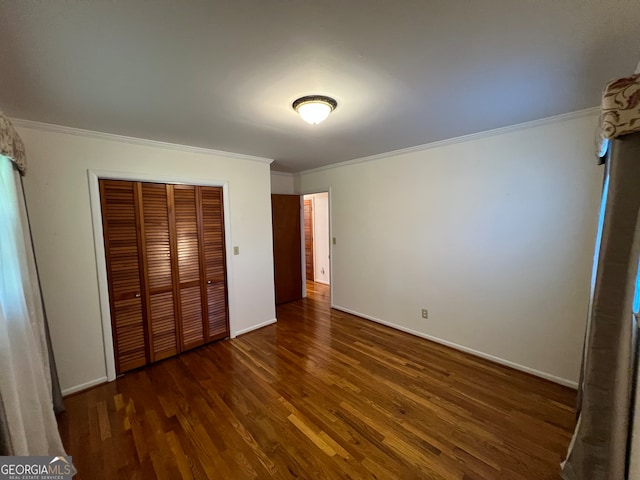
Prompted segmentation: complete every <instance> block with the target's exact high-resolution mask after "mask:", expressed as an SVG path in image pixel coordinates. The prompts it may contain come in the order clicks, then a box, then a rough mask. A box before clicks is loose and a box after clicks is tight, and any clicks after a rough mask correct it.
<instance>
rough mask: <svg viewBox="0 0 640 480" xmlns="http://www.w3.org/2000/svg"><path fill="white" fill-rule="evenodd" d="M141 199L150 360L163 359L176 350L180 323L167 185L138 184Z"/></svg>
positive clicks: (174, 353) (141, 229)
mask: <svg viewBox="0 0 640 480" xmlns="http://www.w3.org/2000/svg"><path fill="white" fill-rule="evenodd" d="M138 185H139V186H138V188H139V191H140V197H141V199H142V202H141V212H142V213H141V218H142V221H141V226H140V227H141V228H140V233H141V237H142V251H143V255H142V256H143V260H144V261H143V267H144V275H145V277H146V279H147V296H146V298H145V300H146V306H147V309H146V311H147V318H148V319H149V327H148V330H149V332H150V335H149V343H150V348H149V350H150V355H151V359H150V361H152V362H154V361H156V360H162V359H163V358H167V357H171V356H173V355H176V354H177V353H178V352H179V348H178V345H180V344H181V342H180V340H179V338H180V329H179V326H180V323H179V322H177V319H178V318H179V315H178V312H177V308H176V305H175V295H174V285H173V282H174V279H173V273H172V272H173V269H172V265H171V241H170V235H169V207H168V202H167V189H168V187H167V185H165V184H163V183H142V184H138Z"/></svg>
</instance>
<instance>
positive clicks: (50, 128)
mask: <svg viewBox="0 0 640 480" xmlns="http://www.w3.org/2000/svg"><path fill="white" fill-rule="evenodd" d="M11 123H12V124H13V125H14V126H16V127H19V128H30V129H33V130H41V131H45V132H53V133H64V134H67V135H75V136H79V137H87V138H93V139H96V140H107V141H111V142H121V143H128V144H131V145H141V146H144V147H153V148H163V149H167V150H176V151H179V152H188V153H199V154H201V155H214V156H219V157H227V158H237V159H240V160H250V161H252V162H260V163H267V164H270V163H272V162H273V159H271V158H264V157H256V156H253V155H244V154H242V153H234V152H225V151H222V150H213V149H210V148H203V147H192V146H189V145H181V144H178V143H168V142H161V141H158V140H148V139H145V138H136V137H127V136H125V135H116V134H113V133H103V132H96V131H94V130H84V129H81V128H74V127H65V126H62V125H54V124H52V123H44V122H36V121H33V120H23V119H20V118H11Z"/></svg>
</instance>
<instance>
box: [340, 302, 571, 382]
mask: <svg viewBox="0 0 640 480" xmlns="http://www.w3.org/2000/svg"><path fill="white" fill-rule="evenodd" d="M331 307H332V308H335V309H336V310H340V311H341V312H345V313H350V314H351V315H355V316H357V317H362V318H364V319H365V320H371V321H372V322H376V323H380V324H382V325H385V326H387V327H391V328H394V329H396V330H400V331H401V332H405V333H409V334H411V335H415V336H416V337H420V338H424V339H426V340H431V341H432V342H435V343H439V344H440V345H445V346H447V347H451V348H453V349H455V350H460V351H461V352H465V353H469V354H471V355H474V356H476V357H480V358H484V359H485V360H489V361H491V362H494V363H498V364H500V365H505V366H507V367H511V368H514V369H516V370H520V371H521V372H525V373H529V374H531V375H535V376H536V377H540V378H544V379H545V380H549V381H551V382H554V383H558V384H560V385H564V386H565V387H570V388H574V389H577V388H578V383H577V382H574V381H572V380H567V379H566V378H561V377H557V376H555V375H552V374H550V373H546V372H541V371H540V370H535V369H533V368H530V367H525V366H524V365H520V364H518V363H514V362H511V361H509V360H505V359H504V358H500V357H496V356H493V355H489V354H488V353H484V352H480V351H478V350H474V349H472V348H469V347H465V346H463V345H458V344H457V343H453V342H450V341H448V340H443V339H441V338H438V337H433V336H431V335H427V334H426V333H422V332H418V331H416V330H411V329H410V328H406V327H403V326H401V325H397V324H395V323H392V322H387V321H386V320H381V319H379V318H375V317H372V316H371V315H366V314H364V313H360V312H356V311H355V310H350V309H348V308H344V307H340V306H338V305H332V306H331Z"/></svg>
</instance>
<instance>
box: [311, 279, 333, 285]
mask: <svg viewBox="0 0 640 480" xmlns="http://www.w3.org/2000/svg"><path fill="white" fill-rule="evenodd" d="M314 282H316V283H322V284H323V285H330V283H329V282H325V281H324V280H314Z"/></svg>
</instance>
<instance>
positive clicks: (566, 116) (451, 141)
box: [295, 106, 600, 176]
mask: <svg viewBox="0 0 640 480" xmlns="http://www.w3.org/2000/svg"><path fill="white" fill-rule="evenodd" d="M598 113H600V107H599V106H598V107H592V108H587V109H584V110H578V111H577V112H570V113H563V114H561V115H555V116H553V117H547V118H542V119H539V120H533V121H531V122H524V123H518V124H515V125H509V126H508V127H501V128H494V129H492V130H486V131H484V132H478V133H472V134H469V135H462V136H460V137H453V138H448V139H446V140H439V141H437V142H431V143H425V144H422V145H416V146H415V147H408V148H401V149H399V150H392V151H390V152H385V153H378V154H375V155H370V156H368V157H362V158H355V159H353V160H346V161H344V162H340V163H332V164H331V165H325V166H323V167H318V168H312V169H309V170H303V171H301V172H298V173H296V174H295V176H301V175H307V174H310V173H317V172H323V171H325V170H332V169H334V168H340V167H346V166H349V165H357V164H358V163H365V162H372V161H374V160H382V159H384V158H389V157H395V156H398V155H404V154H407V153H414V152H422V151H425V150H430V149H432V148H438V147H444V146H447V145H455V144H458V143H465V142H470V141H472V140H479V139H481V138H487V137H495V136H497V135H504V134H506V133H512V132H518V131H521V130H527V129H529V128H535V127H542V126H544V125H549V124H553V123H560V122H566V121H568V120H573V119H576V118H582V117H587V116H589V115H595V114H598Z"/></svg>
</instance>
